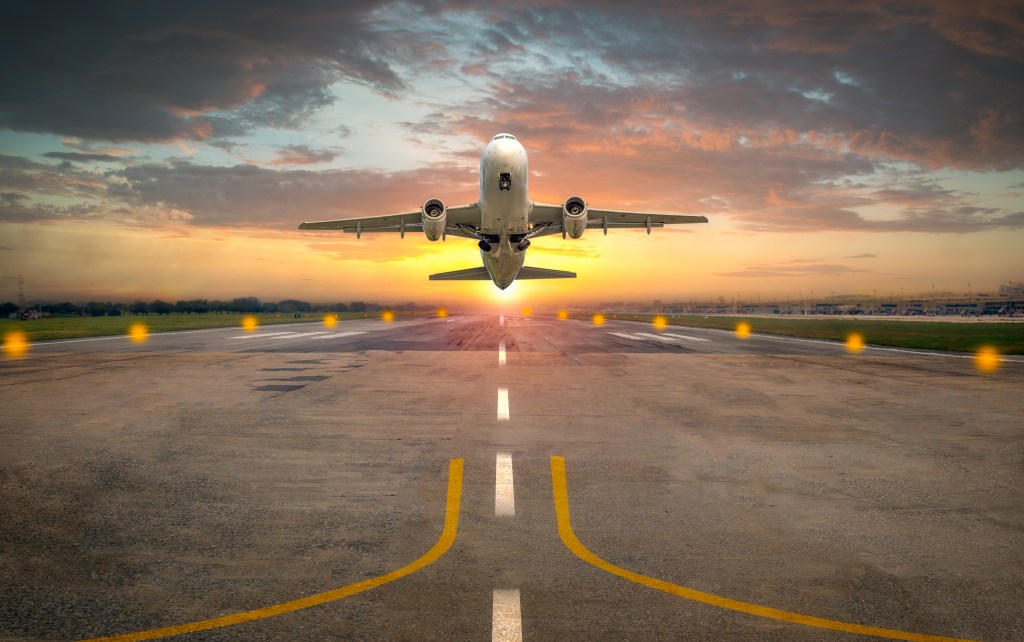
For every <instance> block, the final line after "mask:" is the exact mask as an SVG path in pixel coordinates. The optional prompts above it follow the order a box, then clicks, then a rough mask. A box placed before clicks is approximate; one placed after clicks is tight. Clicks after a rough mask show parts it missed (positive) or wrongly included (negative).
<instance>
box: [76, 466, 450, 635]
mask: <svg viewBox="0 0 1024 642" xmlns="http://www.w3.org/2000/svg"><path fill="white" fill-rule="evenodd" d="M462 463H463V462H462V460H461V459H453V460H451V462H450V464H449V466H448V500H447V505H446V506H445V512H444V529H443V530H442V531H441V537H440V538H439V539H438V540H437V543H435V544H434V546H433V547H432V548H431V549H430V550H429V551H427V552H426V553H425V554H424V555H423V557H421V558H419V559H418V560H416V561H415V562H412V563H411V564H407V565H406V566H403V567H402V568H400V569H398V570H396V571H391V572H390V573H387V574H386V575H381V576H380V577H375V578H373V579H369V580H363V581H362V582H356V583H355V584H349V585H348V586H342V587H340V588H336V589H332V590H330V591H325V592H323V593H317V594H316V595H310V596H309V597H303V598H300V599H298V600H292V601H291V602H282V603H281V604H274V605H272V606H265V607H263V608H260V609H254V610H252V611H243V612H241V613H234V614H232V615H225V616H222V617H216V618H212V619H209V620H202V621H200V622H190V623H188V624H179V625H177V626H168V627H165V628H162V629H152V630H149V631H139V632H137V633H126V634H124V635H114V636H110V637H105V638H93V639H91V640H84V641H83V642H100V641H101V640H103V641H113V640H116V641H117V642H129V641H134V640H152V639H154V638H163V637H169V636H172V635H181V634H183V633H193V632H195V631H205V630H207V629H216V628H220V627H223V626H231V625H232V624H240V623H242V622H251V621H252V620H261V619H263V618H268V617H274V616H275V615H281V614H282V613H290V612H292V611H298V610H300V609H307V608H309V607H311V606H318V605H320V604H324V603H326V602H333V601H334V600H340V599H342V598H344V597H350V596H352V595H355V594H356V593H362V592H363V591H368V590H369V589H372V588H376V587H378V586H381V585H383V584H387V583H388V582H393V581H395V580H397V579H399V578H402V577H405V576H406V575H409V574H410V573H415V572H416V571H418V570H420V569H422V568H424V567H425V566H428V565H430V564H433V563H434V562H436V561H437V560H438V559H440V558H441V556H442V555H444V554H445V553H446V552H447V551H448V549H449V548H451V546H452V544H453V543H454V542H455V533H456V532H457V531H458V527H459V503H460V501H461V499H462Z"/></svg>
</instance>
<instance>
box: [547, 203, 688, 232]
mask: <svg viewBox="0 0 1024 642" xmlns="http://www.w3.org/2000/svg"><path fill="white" fill-rule="evenodd" d="M606 222H607V223H606ZM707 222H708V219H707V217H705V216H693V215H690V214H658V213H655V212H623V211H620V210H596V209H592V208H587V229H588V230H593V229H598V228H601V229H604V228H607V229H622V228H647V227H664V226H666V225H678V224H684V223H707ZM530 223H532V224H533V225H534V227H536V226H538V225H547V226H548V227H547V228H545V229H544V230H542V231H541V232H540V233H538V234H534V236H546V235H548V234H558V233H559V232H561V231H562V206H561V205H552V204H550V203H534V204H533V209H532V210H531V211H530Z"/></svg>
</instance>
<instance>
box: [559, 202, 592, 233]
mask: <svg viewBox="0 0 1024 642" xmlns="http://www.w3.org/2000/svg"><path fill="white" fill-rule="evenodd" d="M586 229H587V203H586V201H584V200H583V199H582V198H580V197H579V196H570V197H569V198H568V199H566V201H565V204H564V205H562V230H563V231H564V232H565V233H566V234H568V235H569V236H571V237H572V238H574V239H578V238H579V237H581V236H583V231H584V230H586Z"/></svg>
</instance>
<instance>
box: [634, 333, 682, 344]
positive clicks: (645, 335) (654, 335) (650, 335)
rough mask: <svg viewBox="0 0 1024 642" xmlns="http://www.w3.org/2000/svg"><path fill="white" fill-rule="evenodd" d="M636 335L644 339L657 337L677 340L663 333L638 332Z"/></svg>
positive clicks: (665, 339)
mask: <svg viewBox="0 0 1024 642" xmlns="http://www.w3.org/2000/svg"><path fill="white" fill-rule="evenodd" d="M636 336H638V337H641V338H644V339H657V340H658V341H666V342H667V341H673V342H674V341H675V340H676V339H675V338H674V337H667V336H664V335H661V334H651V333H650V332H637V333H636Z"/></svg>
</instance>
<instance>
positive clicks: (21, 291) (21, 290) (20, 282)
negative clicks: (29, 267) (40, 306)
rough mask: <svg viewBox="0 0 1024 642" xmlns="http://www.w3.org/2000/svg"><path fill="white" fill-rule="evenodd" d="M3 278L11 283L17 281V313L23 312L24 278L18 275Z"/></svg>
mask: <svg viewBox="0 0 1024 642" xmlns="http://www.w3.org/2000/svg"><path fill="white" fill-rule="evenodd" d="M3 278H5V279H10V280H11V281H14V280H17V281H18V311H19V312H20V311H21V310H24V309H25V277H24V276H23V275H21V274H19V275H18V276H5V277H3Z"/></svg>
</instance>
